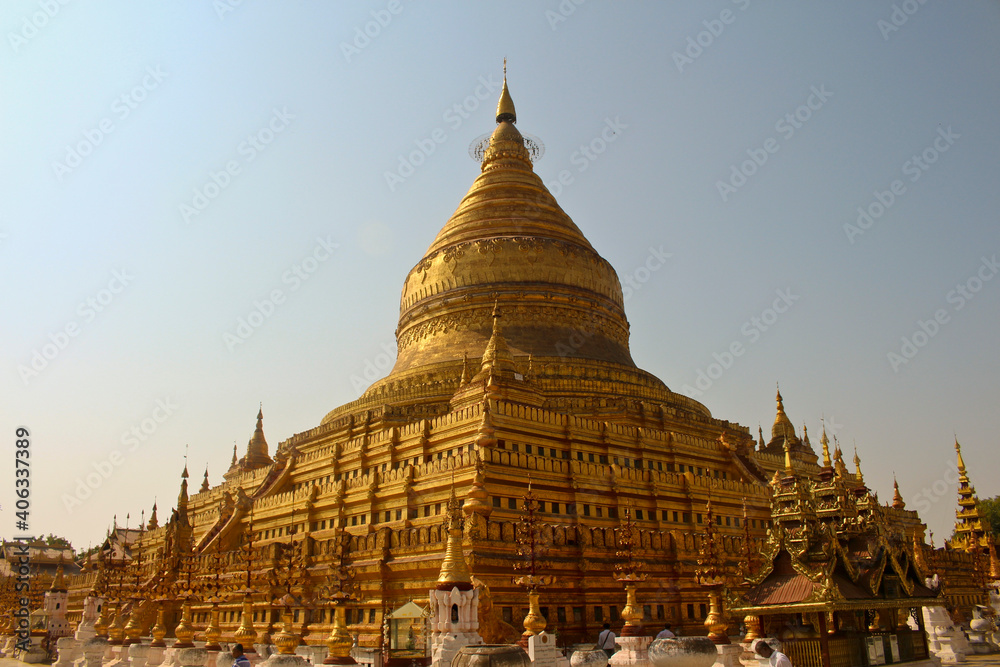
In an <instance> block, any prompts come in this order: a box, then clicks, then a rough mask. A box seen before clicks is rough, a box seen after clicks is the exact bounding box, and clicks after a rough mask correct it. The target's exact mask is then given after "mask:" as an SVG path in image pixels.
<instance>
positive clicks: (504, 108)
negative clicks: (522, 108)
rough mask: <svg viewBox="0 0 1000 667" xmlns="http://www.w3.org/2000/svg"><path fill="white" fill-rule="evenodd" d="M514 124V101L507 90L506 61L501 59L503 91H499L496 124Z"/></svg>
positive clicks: (515, 115) (515, 119)
mask: <svg viewBox="0 0 1000 667" xmlns="http://www.w3.org/2000/svg"><path fill="white" fill-rule="evenodd" d="M503 122H508V123H516V122H517V113H516V112H515V111H514V100H512V99H511V97H510V91H508V90H507V59H506V58H504V59H503V89H502V90H501V91H500V101H499V102H497V123H503Z"/></svg>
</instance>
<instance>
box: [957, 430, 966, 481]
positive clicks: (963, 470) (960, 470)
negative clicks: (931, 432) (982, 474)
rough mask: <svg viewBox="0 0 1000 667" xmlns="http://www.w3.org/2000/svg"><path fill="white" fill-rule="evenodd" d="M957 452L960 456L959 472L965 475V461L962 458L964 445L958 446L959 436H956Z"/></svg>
mask: <svg viewBox="0 0 1000 667" xmlns="http://www.w3.org/2000/svg"><path fill="white" fill-rule="evenodd" d="M955 452H956V453H957V454H958V472H959V474H960V475H964V474H965V460H964V459H963V458H962V445H960V444H958V436H957V435H956V436H955Z"/></svg>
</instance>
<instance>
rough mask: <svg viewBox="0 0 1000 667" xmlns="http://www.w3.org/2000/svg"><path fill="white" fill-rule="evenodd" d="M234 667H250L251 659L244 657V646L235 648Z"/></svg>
mask: <svg viewBox="0 0 1000 667" xmlns="http://www.w3.org/2000/svg"><path fill="white" fill-rule="evenodd" d="M233 667H250V659H249V658H247V657H246V656H245V655H243V644H236V645H235V646H233Z"/></svg>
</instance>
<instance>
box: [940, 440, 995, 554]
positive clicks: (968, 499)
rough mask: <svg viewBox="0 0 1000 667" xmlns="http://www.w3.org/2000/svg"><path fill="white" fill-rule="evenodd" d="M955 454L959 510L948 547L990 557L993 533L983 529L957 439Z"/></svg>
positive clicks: (980, 515) (974, 490) (981, 516)
mask: <svg viewBox="0 0 1000 667" xmlns="http://www.w3.org/2000/svg"><path fill="white" fill-rule="evenodd" d="M955 453H956V454H957V456H958V509H957V510H956V511H955V534H954V536H953V537H952V538H951V539H950V540H948V546H949V547H950V548H952V549H954V550H956V551H965V552H967V553H979V554H986V555H988V554H989V550H990V543H991V542H992V539H991V531H990V530H988V529H987V528H984V527H983V515H982V514H981V513H980V511H979V506H978V505H979V498H978V497H976V487H974V486H973V485H972V482H970V481H969V475H968V472H967V471H966V469H965V460H964V459H962V446H961V445H960V444H958V438H955Z"/></svg>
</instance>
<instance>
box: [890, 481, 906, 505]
mask: <svg viewBox="0 0 1000 667" xmlns="http://www.w3.org/2000/svg"><path fill="white" fill-rule="evenodd" d="M892 506H893V507H894V508H896V509H898V510H902V509H906V503H904V502H903V496H901V495H900V493H899V483H898V482H897V481H896V473H892Z"/></svg>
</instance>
